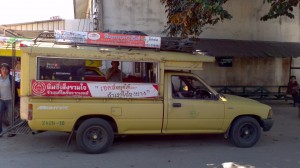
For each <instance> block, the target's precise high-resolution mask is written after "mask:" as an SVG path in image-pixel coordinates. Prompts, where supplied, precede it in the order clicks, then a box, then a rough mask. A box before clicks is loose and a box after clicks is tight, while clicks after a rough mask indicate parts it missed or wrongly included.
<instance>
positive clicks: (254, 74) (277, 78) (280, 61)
mask: <svg viewBox="0 0 300 168" xmlns="http://www.w3.org/2000/svg"><path fill="white" fill-rule="evenodd" d="M289 70H290V58H257V57H246V58H244V57H234V58H233V63H232V67H220V66H219V65H218V64H217V62H215V63H205V64H204V70H202V71H194V73H196V74H198V75H199V76H201V77H202V78H203V79H205V81H206V82H207V83H209V84H210V85H229V86H230V85H252V86H253V85H274V86H276V85H286V84H287V82H288V78H289ZM299 79H300V78H299Z"/></svg>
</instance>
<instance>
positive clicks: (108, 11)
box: [103, 0, 167, 36]
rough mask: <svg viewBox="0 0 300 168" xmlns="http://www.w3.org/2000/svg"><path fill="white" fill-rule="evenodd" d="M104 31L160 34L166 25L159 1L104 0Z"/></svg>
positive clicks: (163, 9)
mask: <svg viewBox="0 0 300 168" xmlns="http://www.w3.org/2000/svg"><path fill="white" fill-rule="evenodd" d="M103 9H104V14H103V15H104V30H108V29H109V30H139V31H143V32H145V33H146V34H148V35H152V36H166V35H165V34H163V33H162V31H163V30H164V27H165V26H166V23H167V17H166V16H167V15H166V14H165V8H164V6H163V5H162V4H161V3H160V1H159V0H104V1H103Z"/></svg>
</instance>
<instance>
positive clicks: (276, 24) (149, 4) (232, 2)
mask: <svg viewBox="0 0 300 168" xmlns="http://www.w3.org/2000/svg"><path fill="white" fill-rule="evenodd" d="M103 4H104V5H103V6H104V8H103V9H104V29H111V30H140V31H144V32H145V33H147V34H149V35H156V36H166V34H164V33H162V32H163V30H164V29H165V26H166V23H167V15H166V13H165V7H164V5H162V4H161V3H160V1H159V0H142V1H141V0H103ZM224 8H225V9H226V10H228V11H229V12H230V13H231V14H232V15H233V18H232V19H231V20H225V21H224V22H220V23H218V24H216V25H214V26H207V27H205V28H204V32H203V33H202V34H201V35H200V37H203V38H219V39H239V40H264V41H290V42H298V41H299V40H300V17H299V8H296V9H295V11H294V14H295V19H289V18H287V17H280V18H278V19H274V20H269V21H266V22H263V21H260V17H261V16H263V14H265V13H266V12H267V10H268V5H267V4H265V5H263V0H251V1H250V0H229V1H228V2H227V3H226V5H225V6H224Z"/></svg>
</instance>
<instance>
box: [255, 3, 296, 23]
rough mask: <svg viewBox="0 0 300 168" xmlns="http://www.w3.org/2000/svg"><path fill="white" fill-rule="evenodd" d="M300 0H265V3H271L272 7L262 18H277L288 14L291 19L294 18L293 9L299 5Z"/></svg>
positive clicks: (265, 19) (264, 19) (263, 19)
mask: <svg viewBox="0 0 300 168" xmlns="http://www.w3.org/2000/svg"><path fill="white" fill-rule="evenodd" d="M299 1H300V0H264V3H266V2H267V3H269V4H271V8H270V10H269V12H268V13H267V14H265V15H264V16H262V17H261V18H260V20H262V21H267V20H269V19H275V18H278V17H279V16H287V17H289V18H291V19H293V18H294V15H293V13H292V12H293V9H294V7H297V6H298V4H299Z"/></svg>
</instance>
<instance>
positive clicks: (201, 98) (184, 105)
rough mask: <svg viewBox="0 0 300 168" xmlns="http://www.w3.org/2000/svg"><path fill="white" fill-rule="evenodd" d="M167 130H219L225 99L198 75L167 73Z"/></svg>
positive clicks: (174, 131)
mask: <svg viewBox="0 0 300 168" xmlns="http://www.w3.org/2000/svg"><path fill="white" fill-rule="evenodd" d="M168 78H169V80H168V96H169V98H168V103H167V104H168V109H167V126H166V133H205V132H210V133H212V132H220V131H221V128H222V125H223V120H224V102H223V101H222V100H220V99H219V98H218V95H217V94H216V92H215V91H214V90H212V89H211V88H210V87H209V86H208V85H207V84H205V83H204V81H202V80H201V79H198V78H196V77H195V76H188V75H169V76H168Z"/></svg>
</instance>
